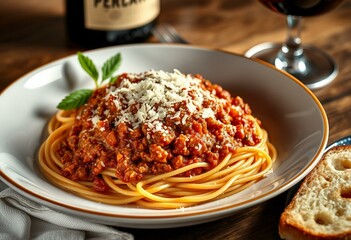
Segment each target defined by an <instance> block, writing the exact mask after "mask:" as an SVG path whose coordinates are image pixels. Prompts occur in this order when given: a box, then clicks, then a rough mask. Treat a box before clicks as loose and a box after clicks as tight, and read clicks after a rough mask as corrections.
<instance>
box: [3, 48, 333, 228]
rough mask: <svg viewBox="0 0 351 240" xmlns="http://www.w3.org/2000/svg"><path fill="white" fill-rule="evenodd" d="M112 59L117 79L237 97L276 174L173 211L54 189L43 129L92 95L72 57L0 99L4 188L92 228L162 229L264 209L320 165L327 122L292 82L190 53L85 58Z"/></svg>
mask: <svg viewBox="0 0 351 240" xmlns="http://www.w3.org/2000/svg"><path fill="white" fill-rule="evenodd" d="M117 52H121V53H122V57H123V62H122V66H121V69H120V72H141V71H145V70H150V69H155V70H166V71H172V70H173V69H178V70H180V71H181V72H183V73H200V74H202V75H203V76H204V77H205V78H207V79H209V80H211V81H212V82H214V83H219V84H221V85H222V86H223V87H224V88H225V89H228V90H229V91H230V92H232V94H234V95H240V96H242V97H243V98H244V100H245V101H246V102H248V103H249V104H250V105H251V107H252V109H253V113H254V115H256V116H257V117H259V118H260V119H261V120H262V122H263V125H264V127H265V128H266V129H268V132H269V135H270V139H271V141H272V142H273V144H274V145H275V146H276V148H277V150H278V154H279V155H278V159H277V161H276V162H275V163H274V166H273V167H274V172H273V174H271V175H269V176H268V177H267V178H265V179H263V180H261V181H259V182H258V183H256V184H254V185H253V186H252V187H250V188H249V189H246V190H245V191H243V192H241V193H238V194H236V195H233V196H230V197H227V198H225V199H221V200H217V201H213V202H210V203H206V204H201V205H198V206H194V207H189V208H183V209H174V210H150V209H142V208H132V207H126V206H111V205H106V204H101V203H97V202H92V201H89V200H85V199H82V198H79V197H77V196H75V195H72V194H70V193H68V192H65V191H63V190H61V189H58V188H57V187H55V186H53V185H52V184H50V183H48V182H47V181H46V180H45V178H43V177H42V175H41V174H40V173H39V171H38V167H37V150H38V147H39V145H40V143H41V141H42V133H43V129H44V127H45V124H46V123H47V121H48V119H49V117H50V116H52V115H53V114H54V113H55V111H56V105H57V103H58V102H59V101H60V100H61V99H62V98H63V97H64V96H65V95H67V93H69V92H71V91H72V90H74V89H77V88H82V87H93V86H92V81H91V80H88V78H89V77H88V76H87V75H86V74H85V73H84V72H83V70H81V67H80V66H79V64H78V61H77V57H76V56H70V57H67V58H64V59H61V60H58V61H55V62H53V63H50V64H48V65H45V66H43V67H41V68H39V69H37V70H35V71H32V72H30V73H28V74H27V75H25V76H24V77H22V78H20V79H19V80H18V81H16V82H15V83H13V84H12V85H11V86H10V87H9V88H7V89H6V90H5V91H4V92H3V93H2V94H1V98H0V112H1V118H0V126H1V127H0V176H1V179H2V180H3V181H4V182H5V183H6V184H8V185H9V186H10V187H12V188H13V189H15V190H16V191H17V192H19V193H20V194H22V195H24V196H26V197H28V198H30V199H31V200H34V201H36V202H39V203H42V204H44V205H47V206H49V207H51V208H53V209H56V210H58V211H61V212H64V213H67V214H72V215H76V216H81V217H84V218H85V219H88V220H91V221H94V222H99V223H104V224H109V225H115V226H124V227H133V228H166V227H178V226H187V225H193V224H198V223H202V222H208V221H212V220H215V219H219V218H223V217H225V216H228V215H231V214H234V213H235V212H238V211H240V210H243V209H245V208H247V207H249V206H253V205H255V204H258V203H261V202H263V201H266V200H268V199H270V198H272V197H274V196H277V195H278V194H280V193H282V192H284V191H286V190H287V189H289V188H290V187H291V186H293V185H294V184H296V183H298V182H299V181H300V180H301V179H302V178H303V177H304V176H305V175H306V174H307V173H308V172H309V171H310V170H311V169H312V168H313V167H314V166H315V165H316V163H317V161H318V160H319V159H320V157H321V154H322V153H323V149H324V148H325V146H326V143H327V139H328V121H327V116H326V114H325V112H324V110H323V107H322V105H321V104H320V103H319V101H318V100H317V98H316V97H315V96H314V95H313V94H312V92H311V91H310V90H308V89H307V88H306V87H304V86H303V85H302V84H301V83H300V82H298V81H297V80H296V79H294V78H293V77H291V76H289V75H287V74H284V73H282V72H280V71H278V70H276V69H274V68H273V67H271V66H270V65H268V64H264V63H262V62H257V61H254V60H251V59H247V58H244V57H242V56H239V55H235V54H231V53H228V52H223V51H216V50H211V49H205V48H200V47H193V46H189V45H160V44H140V45H129V46H118V47H110V48H104V49H99V50H94V51H89V52H86V53H85V54H87V55H88V56H90V57H91V58H92V59H93V60H94V62H95V63H97V64H102V63H103V62H104V61H105V60H106V59H107V58H109V57H110V56H112V55H114V54H115V53H117ZM87 83H89V84H88V85H87Z"/></svg>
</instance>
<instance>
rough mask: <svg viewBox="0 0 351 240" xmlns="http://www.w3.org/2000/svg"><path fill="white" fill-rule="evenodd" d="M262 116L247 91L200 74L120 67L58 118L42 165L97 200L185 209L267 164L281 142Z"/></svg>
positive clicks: (55, 179)
mask: <svg viewBox="0 0 351 240" xmlns="http://www.w3.org/2000/svg"><path fill="white" fill-rule="evenodd" d="M161 87H162V89H161V90H160V88H161ZM158 95H159V96H158ZM260 124H261V123H260V121H259V120H257V119H256V118H254V117H253V116H252V115H251V110H250V108H249V106H248V105H247V104H245V103H244V102H243V101H242V99H241V98H239V97H236V98H232V97H231V96H230V94H229V93H228V92H226V91H225V90H223V89H222V88H221V87H220V86H218V85H213V84H211V83H210V82H209V81H208V80H205V79H204V78H203V77H202V76H200V75H195V76H192V75H184V74H181V73H180V72H178V71H175V72H174V73H166V72H163V71H149V72H145V73H142V74H123V75H121V76H120V77H119V79H118V80H117V82H116V83H115V84H110V85H108V86H106V87H103V88H100V89H98V90H96V91H95V92H94V94H93V96H92V97H91V98H90V99H89V102H88V103H87V104H86V105H85V106H83V107H81V108H79V109H78V110H73V111H63V110H60V111H58V112H57V114H56V115H55V116H53V118H52V119H51V120H50V122H49V124H48V132H49V136H48V138H47V139H46V141H45V142H44V143H43V144H42V146H41V148H40V151H39V165H40V168H41V171H42V173H43V174H44V175H45V177H46V178H47V179H48V180H49V181H50V182H52V183H54V184H55V185H57V186H58V187H60V188H63V189H65V190H68V191H71V192H73V193H75V194H77V195H79V196H82V197H84V198H87V199H90V200H93V201H98V202H102V203H106V204H114V205H121V204H136V205H139V206H143V207H146V208H152V209H168V208H180V207H187V206H191V205H195V204H199V203H203V202H208V201H212V200H214V199H219V198H223V197H226V196H229V195H232V194H234V193H237V192H239V191H242V190H243V189H245V188H247V187H249V186H250V185H252V184H254V183H255V182H257V181H258V180H260V179H262V178H263V177H264V176H265V175H266V174H268V173H269V172H270V171H271V169H272V163H273V161H274V159H275V158H276V150H275V148H274V146H273V145H272V144H271V143H270V142H269V141H268V135H267V132H266V131H265V130H264V129H263V128H261V127H260Z"/></svg>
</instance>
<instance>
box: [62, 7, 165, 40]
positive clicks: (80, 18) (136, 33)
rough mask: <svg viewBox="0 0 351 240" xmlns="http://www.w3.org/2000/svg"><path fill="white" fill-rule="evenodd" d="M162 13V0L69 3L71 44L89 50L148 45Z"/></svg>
mask: <svg viewBox="0 0 351 240" xmlns="http://www.w3.org/2000/svg"><path fill="white" fill-rule="evenodd" d="M159 12H160V0H134V1H132V0H129V1H127V0H66V29H67V34H68V37H69V39H70V40H72V41H73V42H75V43H78V44H80V45H82V46H85V47H102V46H109V45H116V44H126V43H136V42H142V41H145V40H146V39H147V38H148V37H150V36H151V33H152V30H153V28H154V26H155V24H156V21H157V17H158V15H159Z"/></svg>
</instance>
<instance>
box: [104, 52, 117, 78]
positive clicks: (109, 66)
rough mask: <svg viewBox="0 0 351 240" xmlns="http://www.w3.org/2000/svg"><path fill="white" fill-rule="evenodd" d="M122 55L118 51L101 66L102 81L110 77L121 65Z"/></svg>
mask: <svg viewBox="0 0 351 240" xmlns="http://www.w3.org/2000/svg"><path fill="white" fill-rule="evenodd" d="M121 61H122V57H121V54H120V53H117V54H116V55H114V56H112V57H111V58H110V59H108V60H107V61H106V62H105V63H104V65H103V66H102V82H103V81H105V80H106V79H108V78H110V77H111V76H112V75H113V74H114V73H115V72H116V71H117V69H118V68H119V66H120V65H121Z"/></svg>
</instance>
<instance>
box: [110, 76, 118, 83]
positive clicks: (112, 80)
mask: <svg viewBox="0 0 351 240" xmlns="http://www.w3.org/2000/svg"><path fill="white" fill-rule="evenodd" d="M117 78H118V76H112V77H110V81H109V83H112V84H113V83H115V82H116V81H117Z"/></svg>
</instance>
